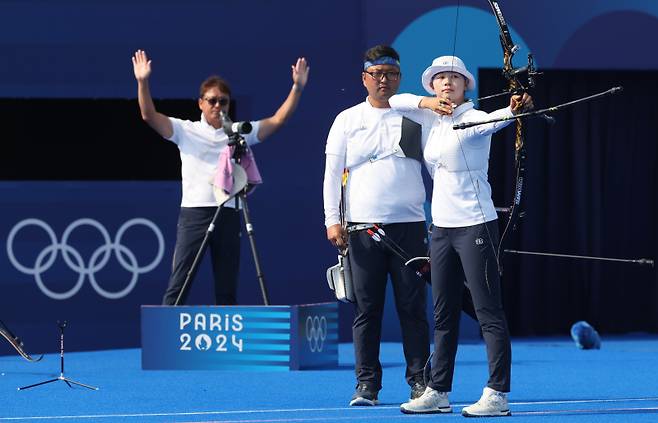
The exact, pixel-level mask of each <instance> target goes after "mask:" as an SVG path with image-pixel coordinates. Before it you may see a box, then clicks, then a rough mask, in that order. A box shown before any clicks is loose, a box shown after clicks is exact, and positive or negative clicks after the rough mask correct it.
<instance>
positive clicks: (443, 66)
mask: <svg viewBox="0 0 658 423" xmlns="http://www.w3.org/2000/svg"><path fill="white" fill-rule="evenodd" d="M440 72H457V73H459V74H462V75H464V76H465V77H466V79H467V80H468V84H466V91H470V90H473V89H475V78H473V74H472V73H470V72H469V71H468V70H467V69H466V65H464V62H463V61H462V59H460V58H459V57H457V56H441V57H437V58H436V59H434V60H433V61H432V65H431V66H429V67H428V68H427V69H425V72H423V76H422V79H421V81H422V84H423V88H425V89H426V90H427V92H428V93H430V94H432V95H434V94H436V93H435V92H434V90H433V89H432V78H434V75H436V74H437V73H440Z"/></svg>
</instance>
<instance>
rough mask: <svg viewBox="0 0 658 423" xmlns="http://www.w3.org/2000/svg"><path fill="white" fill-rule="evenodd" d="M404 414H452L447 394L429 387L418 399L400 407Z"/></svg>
mask: <svg viewBox="0 0 658 423" xmlns="http://www.w3.org/2000/svg"><path fill="white" fill-rule="evenodd" d="M400 411H402V412H403V413H405V414H430V413H452V407H450V401H449V400H448V393H447V392H439V391H436V390H434V389H432V388H430V387H429V386H428V387H427V388H425V392H424V393H423V395H421V396H420V397H418V398H416V399H413V400H411V401H409V402H405V403H404V404H402V405H400Z"/></svg>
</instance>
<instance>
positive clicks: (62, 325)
mask: <svg viewBox="0 0 658 423" xmlns="http://www.w3.org/2000/svg"><path fill="white" fill-rule="evenodd" d="M57 326H59V331H60V335H59V356H60V372H59V377H57V378H55V379H50V380H46V381H43V382H39V383H35V384H33V385H28V386H23V387H21V388H18V390H19V391H22V390H25V389H30V388H34V387H35V386H39V385H45V384H47V383H51V382H57V381H58V380H61V381H64V382H66V384H67V385H69V388H73V386H71V384H74V385H78V386H82V387H83V388H87V389H92V390H94V391H98V388H97V387H94V386H90V385H85V384H84V383H80V382H76V381H75V380H71V379H69V378H67V377H65V376H64V328H65V327H66V321H64V322H61V323H60V322H57Z"/></svg>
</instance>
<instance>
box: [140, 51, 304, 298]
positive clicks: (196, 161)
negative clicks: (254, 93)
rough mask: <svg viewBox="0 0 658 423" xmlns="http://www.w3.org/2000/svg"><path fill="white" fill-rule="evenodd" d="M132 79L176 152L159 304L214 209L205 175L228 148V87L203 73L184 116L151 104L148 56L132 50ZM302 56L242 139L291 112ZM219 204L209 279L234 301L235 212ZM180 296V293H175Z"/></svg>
mask: <svg viewBox="0 0 658 423" xmlns="http://www.w3.org/2000/svg"><path fill="white" fill-rule="evenodd" d="M132 61H133V70H134V73H135V78H136V79H137V95H138V101H139V108H140V111H141V115H142V119H144V121H145V122H146V123H148V124H149V126H150V127H151V128H153V129H154V130H155V131H156V132H157V133H158V134H160V135H161V136H162V137H164V138H166V139H168V140H170V141H172V142H173V143H175V144H176V145H177V146H178V149H179V150H180V157H181V179H182V185H183V197H182V200H181V209H180V215H179V218H178V227H177V233H176V247H175V250H174V259H173V270H172V274H171V278H170V280H169V286H168V287H167V291H166V292H165V295H164V298H163V304H174V303H175V302H176V299H177V298H178V295H179V294H180V291H181V288H182V286H183V283H184V281H185V278H186V276H187V273H188V272H189V270H190V268H191V266H192V263H193V261H194V257H195V255H196V254H197V252H198V250H199V247H200V246H201V243H202V241H203V238H204V235H205V233H206V231H207V229H208V225H209V224H210V222H211V221H212V218H213V216H214V214H215V211H216V210H217V201H216V200H215V198H214V196H213V190H212V185H211V183H210V181H211V180H212V177H213V175H214V174H215V172H216V170H217V164H218V159H219V155H220V153H221V152H222V151H223V150H224V149H226V148H228V146H227V145H228V141H229V138H228V136H227V134H226V133H225V132H224V129H223V128H222V118H221V113H222V112H224V113H226V114H228V110H229V104H230V99H231V89H230V87H229V85H228V84H227V83H226V81H224V80H223V79H221V78H219V77H217V76H212V77H209V78H208V79H206V80H205V81H204V82H203V83H202V84H201V88H200V91H199V99H198V104H199V109H200V110H201V118H200V120H199V121H194V122H192V121H184V120H181V119H176V118H171V117H168V116H165V115H163V114H162V113H159V112H158V111H157V110H156V109H155V106H154V104H153V100H152V98H151V93H150V90H149V83H148V79H149V76H150V75H151V61H150V60H149V59H148V57H147V56H146V52H144V51H142V50H138V51H137V52H136V53H135V55H134V56H133V58H132ZM308 73H309V67H308V65H307V63H306V59H304V58H299V59H297V62H296V63H295V64H294V65H292V80H293V85H292V88H291V90H290V93H289V94H288V97H287V98H286V100H285V101H284V102H283V104H282V105H281V106H280V107H279V109H278V110H277V111H276V113H274V115H272V116H270V117H268V118H265V119H262V120H259V121H257V122H254V123H253V129H252V131H251V133H249V134H247V135H246V136H245V140H246V142H247V144H248V145H253V144H256V143H258V142H262V141H264V140H265V139H266V138H267V137H269V136H270V135H272V134H273V133H274V132H276V131H277V130H278V129H279V128H280V127H281V126H282V125H283V124H284V123H285V122H286V121H287V120H288V118H289V117H290V116H291V115H292V113H293V112H294V110H295V108H296V107H297V104H298V103H299V100H300V98H301V95H302V91H303V90H304V86H305V85H306V82H307V80H308ZM230 203H231V202H229V204H227V205H225V206H224V207H222V210H221V211H220V215H219V218H218V220H217V222H216V227H215V230H214V231H213V233H212V236H211V238H210V240H209V247H210V254H211V257H212V266H213V273H214V279H215V303H216V304H221V305H231V304H236V303H237V300H236V292H237V281H238V269H239V263H240V215H239V211H238V210H236V209H235V206H234V205H232V204H230ZM181 300H182V302H183V303H184V302H185V298H181Z"/></svg>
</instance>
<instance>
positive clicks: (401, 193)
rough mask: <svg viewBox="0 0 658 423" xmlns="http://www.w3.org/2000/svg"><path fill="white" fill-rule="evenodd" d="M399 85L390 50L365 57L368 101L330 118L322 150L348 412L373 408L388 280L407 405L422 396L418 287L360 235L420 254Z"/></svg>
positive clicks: (415, 190) (417, 185)
mask: <svg viewBox="0 0 658 423" xmlns="http://www.w3.org/2000/svg"><path fill="white" fill-rule="evenodd" d="M400 77H401V74H400V57H399V55H398V53H397V52H396V51H395V50H394V49H393V48H391V47H388V46H382V45H379V46H375V47H373V48H371V49H370V50H368V51H367V52H366V54H365V60H364V67H363V71H362V74H361V78H362V81H363V85H364V87H365V88H366V90H367V91H368V96H367V98H366V99H365V101H364V102H362V103H360V104H357V105H356V106H353V107H351V108H349V109H347V110H344V111H342V112H341V113H340V114H338V116H337V117H336V119H335V121H334V123H333V126H332V127H331V130H330V132H329V136H328V138H327V146H326V150H325V153H326V168H325V175H324V190H323V192H324V210H325V226H326V228H327V238H328V239H329V241H330V242H331V243H332V244H333V245H335V246H336V247H338V248H344V247H345V246H346V245H347V244H349V260H350V264H351V268H352V280H353V283H354V291H355V297H356V303H355V307H356V316H355V319H354V322H353V325H352V335H353V341H354V351H355V357H356V369H355V370H356V379H357V385H356V392H355V393H354V396H353V397H352V400H351V401H350V405H375V404H377V403H378V398H377V397H378V392H379V390H380V389H381V388H382V385H381V382H382V366H381V363H380V361H379V344H380V340H381V326H382V313H383V311H384V296H385V292H386V284H387V280H388V276H389V275H390V277H391V281H392V284H393V292H394V295H395V304H396V308H397V312H398V316H399V319H400V324H401V328H402V343H403V348H404V355H405V359H406V362H407V369H406V379H407V383H408V384H409V385H410V386H411V388H412V389H411V398H416V397H418V396H420V395H422V393H423V392H424V390H425V385H424V382H423V367H424V365H425V362H426V361H427V358H428V356H429V328H428V323H427V317H426V314H425V306H426V287H425V283H424V282H423V281H422V280H421V279H420V278H418V276H416V274H415V273H414V272H413V271H412V270H411V269H410V268H408V267H406V266H404V263H403V262H402V261H401V259H400V258H399V257H398V256H396V255H395V254H393V253H392V252H390V251H387V250H386V249H384V248H382V247H381V246H380V245H379V244H378V243H376V242H374V241H373V240H372V239H371V238H370V236H369V235H368V234H367V232H366V230H364V229H366V228H367V227H368V224H373V223H376V224H379V225H382V226H383V229H384V230H385V231H386V234H387V236H388V237H389V238H390V239H391V240H393V241H394V242H396V243H397V244H399V245H400V246H401V247H402V248H403V249H404V250H406V251H407V252H408V253H409V254H410V255H411V256H424V255H426V254H427V228H426V225H425V212H424V208H423V206H424V203H425V188H424V186H423V180H422V176H421V160H422V146H421V139H422V137H421V127H420V125H419V124H418V123H416V122H413V121H411V120H409V119H406V118H405V117H404V116H403V115H402V114H401V113H398V112H396V111H394V110H391V109H390V106H389V104H388V99H389V98H390V97H391V96H392V95H393V94H395V93H396V92H397V90H398V88H399V86H400ZM343 169H347V170H349V176H348V178H347V184H346V187H345V195H344V198H345V207H344V209H345V216H344V217H345V219H346V221H347V222H348V230H347V231H346V230H344V228H343V227H342V226H341V224H340V211H339V210H340V201H341V200H340V198H341V180H342V179H341V178H342V174H343Z"/></svg>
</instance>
